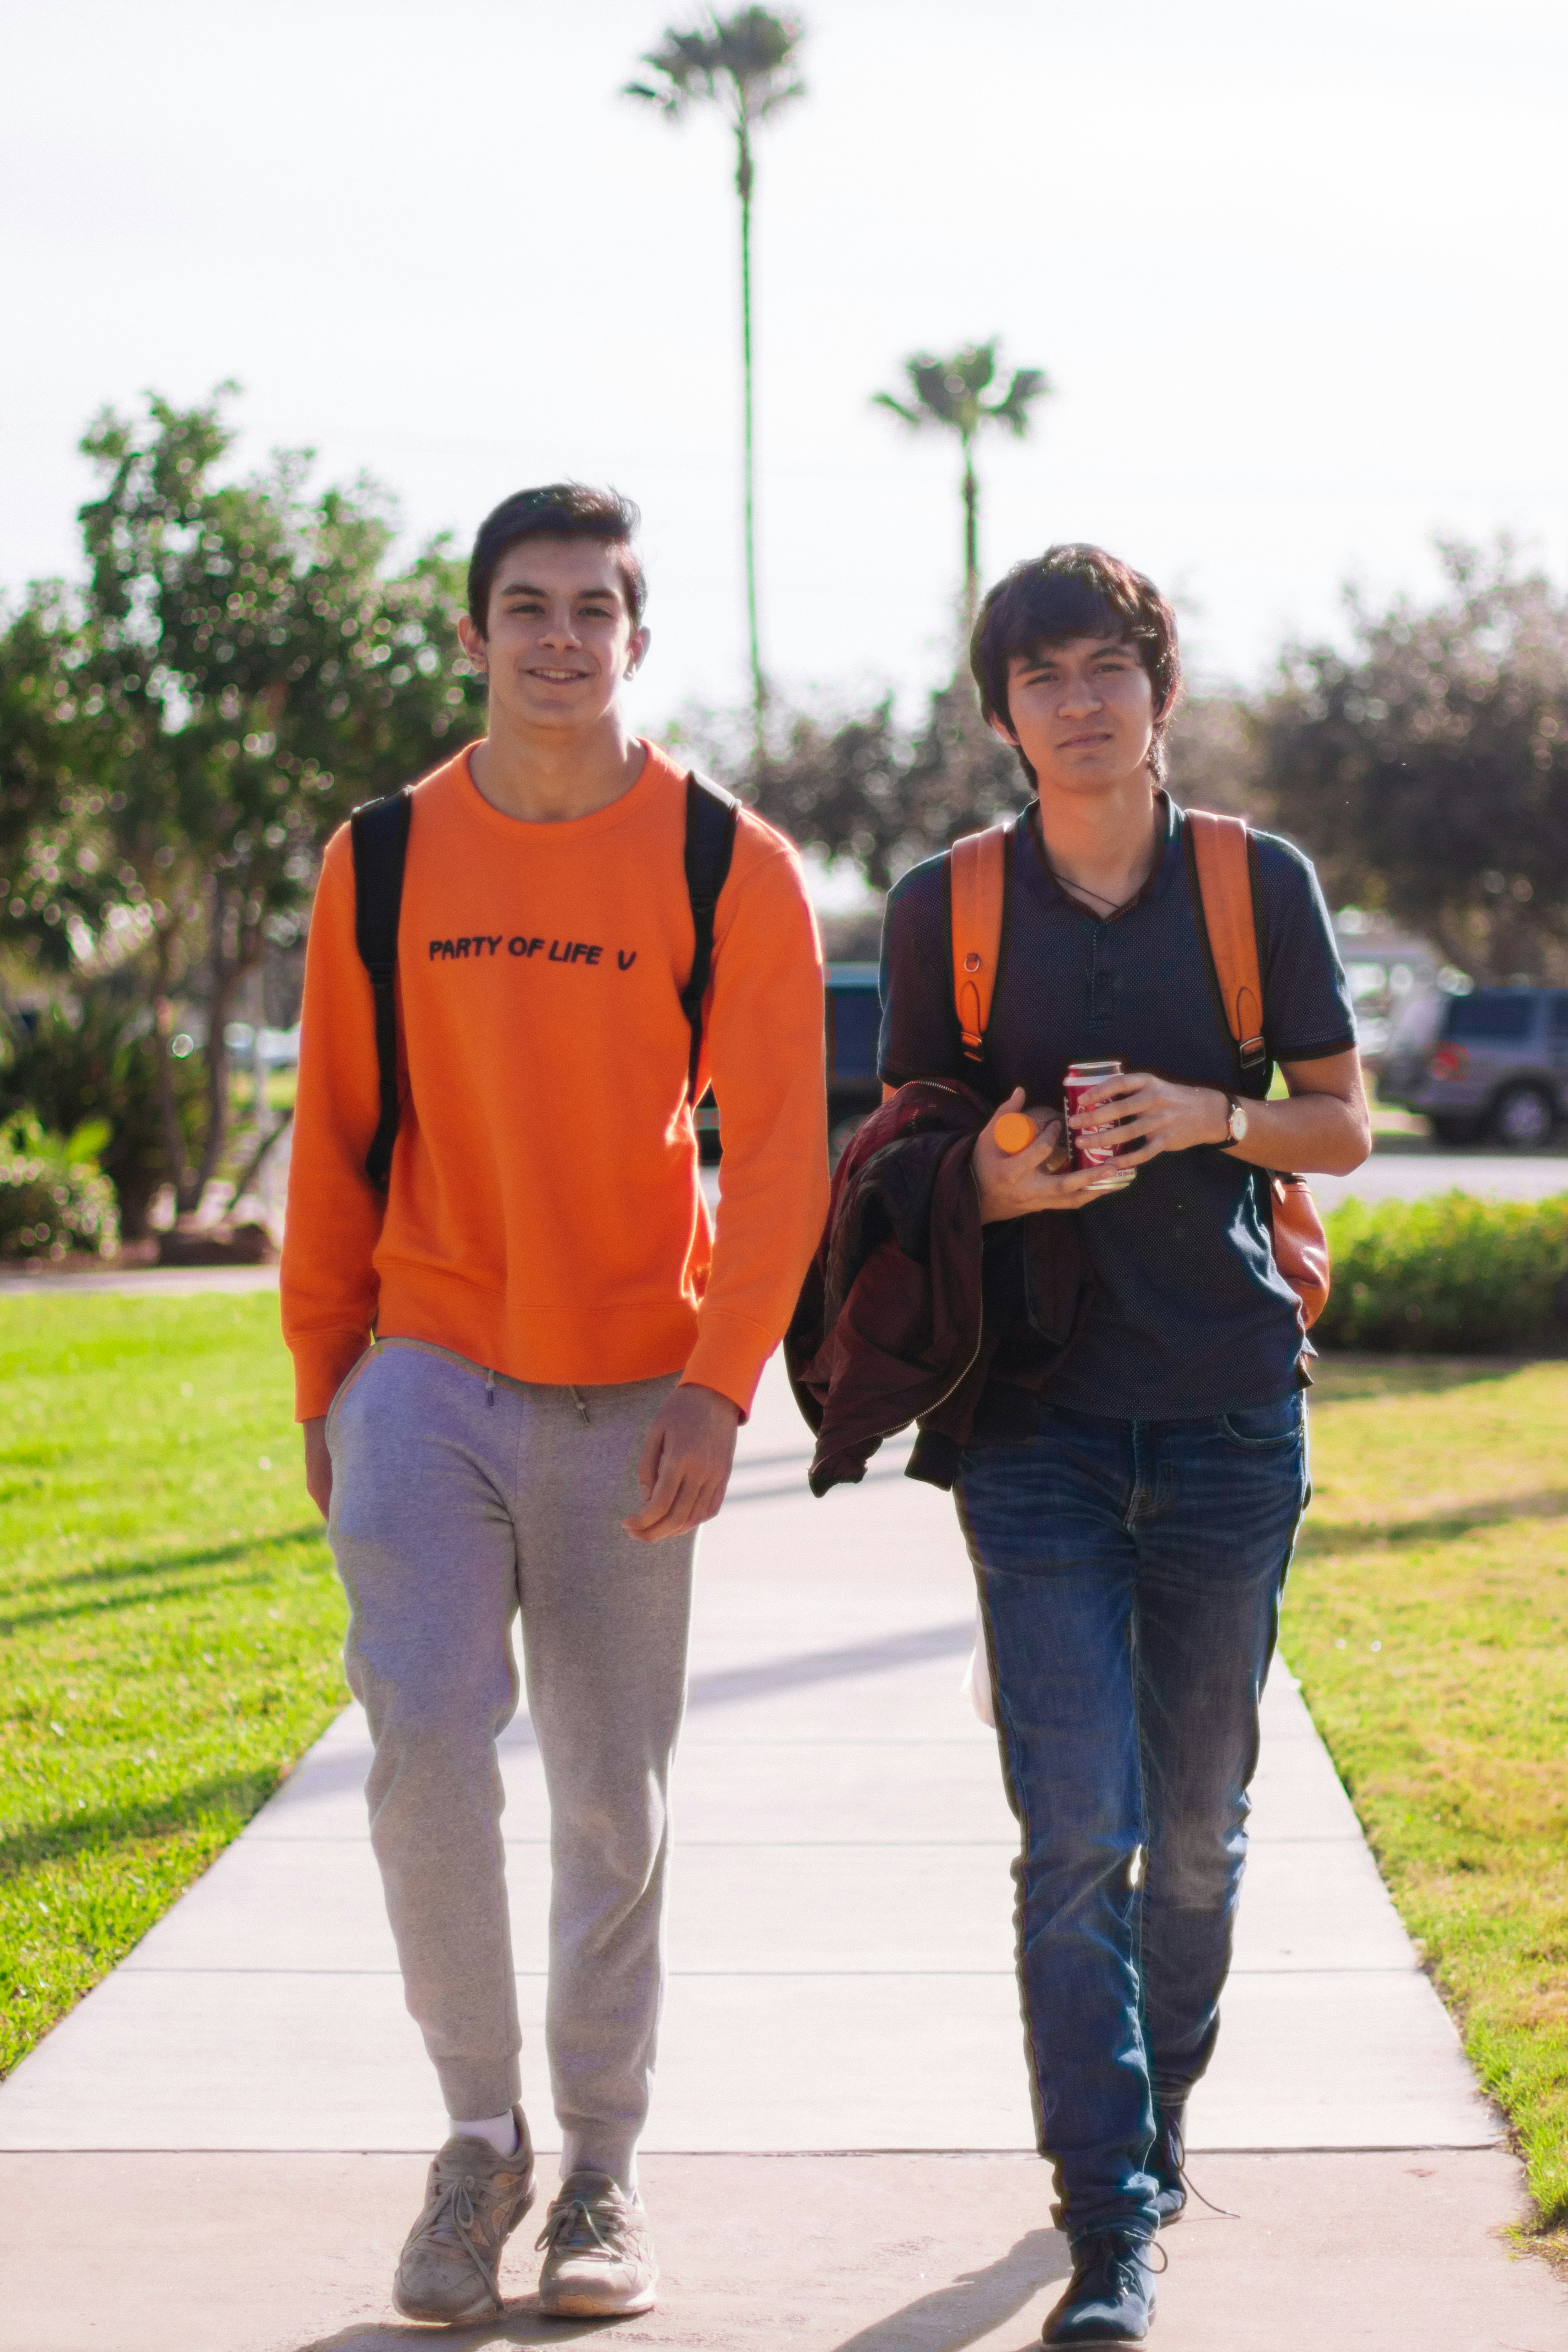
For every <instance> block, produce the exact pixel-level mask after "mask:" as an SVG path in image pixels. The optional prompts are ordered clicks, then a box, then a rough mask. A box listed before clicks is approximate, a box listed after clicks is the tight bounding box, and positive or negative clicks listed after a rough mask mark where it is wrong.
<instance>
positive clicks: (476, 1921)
mask: <svg viewBox="0 0 1568 2352" xmlns="http://www.w3.org/2000/svg"><path fill="white" fill-rule="evenodd" d="M673 1386H674V1379H673V1378H671V1379H665V1380H656V1381H632V1382H629V1383H627V1384H626V1385H624V1386H620V1387H614V1388H590V1389H582V1390H575V1391H574V1390H572V1389H570V1388H547V1387H542V1386H537V1385H534V1384H532V1383H528V1382H524V1381H512V1380H507V1379H506V1378H505V1377H504V1376H502V1375H500V1374H495V1375H490V1374H487V1373H486V1372H485V1371H483V1370H478V1369H476V1367H475V1366H474V1365H472V1364H469V1363H467V1362H465V1360H464V1359H463V1358H461V1357H458V1356H453V1355H448V1354H446V1353H445V1352H444V1350H442V1349H436V1348H427V1347H424V1346H423V1345H422V1344H421V1343H419V1342H418V1341H415V1340H406V1339H390V1340H385V1341H382V1342H381V1343H379V1344H378V1345H377V1346H376V1347H375V1348H374V1349H372V1350H371V1353H370V1354H369V1355H368V1356H366V1357H364V1358H363V1359H362V1360H361V1363H360V1364H359V1365H358V1366H357V1367H356V1369H355V1370H354V1371H353V1373H352V1374H351V1375H350V1378H349V1380H348V1381H346V1382H345V1383H344V1385H343V1387H342V1389H341V1390H340V1391H339V1393H338V1395H337V1397H336V1398H335V1399H334V1401H333V1405H332V1410H331V1412H330V1413H329V1416H328V1421H327V1437H328V1443H329V1447H330V1449H331V1455H332V1513H331V1518H330V1521H329V1528H328V1534H329V1539H330V1541H331V1546H332V1550H333V1553H334V1555H335V1557H336V1559H337V1563H338V1570H339V1573H340V1576H341V1577H342V1580H343V1583H344V1585H345V1587H346V1589H347V1591H348V1595H349V1601H350V1607H351V1612H352V1614H351V1617H350V1625H349V1638H348V1645H347V1650H346V1653H345V1656H346V1663H347V1666H348V1674H349V1682H350V1687H351V1688H352V1690H353V1692H354V1694H355V1696H356V1697H358V1698H359V1699H361V1700H362V1701H363V1704H364V1706H365V1711H366V1713H367V1715H368V1716H369V1717H370V1725H371V1738H373V1740H374V1742H375V1760H374V1762H373V1764H372V1765H371V1776H370V1780H369V1782H368V1784H367V1787H366V1796H367V1798H368V1800H369V1803H370V1812H371V1842H372V1843H373V1845H374V1847H375V1852H376V1858H377V1860H378V1862H379V1863H380V1864H381V1871H382V1885H383V1886H384V1888H385V1892H386V1903H387V1912H388V1916H390V1918H391V1920H392V1933H393V1935H394V1937H396V1939H397V1948H398V1958H399V1960H400V1961H401V1963H402V1977H403V1987H404V1991H405V1994H406V1997H407V2000H408V2006H409V2010H410V2011H411V2013H412V2014H413V2017H414V2019H415V2020H416V2021H417V2022H418V2024H419V2026H420V2029H421V2031H422V2032H423V2035H424V2042H425V2047H426V2049H427V2050H428V2051H429V2053H430V2055H431V2057H432V2059H433V2060H434V2063H435V2069H436V2073H437V2074H438V2075H439V2077H440V2080H441V2089H442V2094H443V2096H444V2100H445V2103H446V2107H447V2112H448V2113H449V2114H450V2115H453V2116H463V2117H466V2116H491V2115H499V2114H501V2113H502V2112H503V2111H504V2110H505V2109H506V2108H507V2107H508V2106H510V2105H511V2104H512V2102H513V2101H514V2100H515V2099H516V2098H517V2095H518V2073H517V2050H518V2046H519V2042H520V2039H521V2037H520V2035H519V2032H518V2027H517V1993H516V1988H515V1984H514V1981H513V1969H512V1947H511V1933H510V1927H509V1922H508V1917H507V1887H506V1865H505V1860H504V1855H503V1850H502V1844H501V1830H500V1816H501V1809H502V1805H503V1803H504V1797H503V1793H502V1788H501V1776H500V1771H499V1769H498V1767H497V1759H496V1738H497V1733H498V1732H500V1731H501V1729H502V1728H503V1727H504V1726H505V1725H506V1724H507V1723H508V1722H509V1721H510V1719H511V1717H512V1715H513V1714H514V1712H515V1710H516V1708H517V1672H516V1668H515V1666H514V1664H513V1655H512V1644H511V1624H512V1618H513V1616H514V1614H515V1613H516V1612H517V1611H518V1610H519V1609H520V1610H521V1612H522V1624H523V1651H524V1658H525V1662H526V1671H527V1675H528V1707H529V1711H530V1713H531V1715H532V1717H533V1725H534V1730H535V1733H536V1736H537V1738H538V1745H539V1752H540V1755H541V1757H542V1759H543V1762H544V1770H545V1780H546V1785H547V1787H548V1789H549V1801H550V1856H551V1865H552V1876H553V1893H552V1900H551V1905H550V1926H549V1937H550V1974H549V2001H548V2006H547V2010H546V2027H545V2031H546V2040H547V2042H548V2045H549V2062H550V2078H551V2083H552V2086H553V2089H554V2093H555V2105H556V2113H557V2115H558V2116H559V2121H560V2126H561V2130H562V2133H563V2135H564V2146H565V2158H564V2169H565V2170H566V2171H571V2170H575V2169H576V2168H578V2167H579V2166H581V2165H591V2166H593V2167H595V2168H597V2169H599V2170H601V2171H604V2172H608V2173H610V2174H611V2175H612V2177H613V2178H614V2179H617V2180H620V2181H621V2182H622V2183H623V2184H626V2185H630V2182H631V2179H632V2171H633V2151H634V2149H635V2147H636V2144H637V2139H638V2136H639V2134H640V2132H641V2130H642V2128H643V2121H644V2119H645V2117H646V2115H647V2110H648V2097H649V2092H650V2088H651V2085H652V2082H653V2058H654V2049H655V2044H656V2042H657V2037H658V2026H659V2011H660V2006H661V2001H662V1998H663V1990H664V1955H663V1941H662V1933H661V1926H662V1912H663V1906H664V1857H665V1853H666V1848H667V1843H668V1832H667V1819H666V1811H667V1808H666V1792H667V1788H668V1780H669V1766H670V1757H671V1753H672V1751H673V1749H674V1744H675V1738H676V1735H677V1733H678V1731H679V1729H680V1722H681V1710H682V1706H683V1704H684V1698H685V1669H686V1634H687V1626H688V1622H689V1618H690V1610H691V1570H692V1554H693V1550H694V1548H695V1538H694V1537H689V1536H688V1537H685V1538H680V1537H677V1538H672V1539H671V1540H670V1541H668V1542H665V1543H661V1544H643V1543H637V1542H635V1541H634V1540H633V1538H632V1537H630V1536H628V1535H627V1534H625V1533H624V1531H623V1530H622V1526H621V1520H622V1517H624V1516H625V1515H626V1514H627V1513H629V1512H631V1511H634V1510H636V1509H637V1508H638V1507H639V1506H640V1504H641V1501H642V1496H641V1495H640V1493H639V1490H638V1486H637V1480H636V1465H637V1456H638V1454H639V1452H640V1451H641V1448H642V1444H643V1437H644V1435H645V1433H646V1431H647V1427H648V1423H649V1422H650V1421H651V1420H652V1419H653V1414H654V1412H656V1411H657V1409H658V1407H659V1405H660V1404H661V1402H663V1400H664V1397H665V1396H666V1395H667V1394H668V1392H669V1391H670V1390H671V1388H673Z"/></svg>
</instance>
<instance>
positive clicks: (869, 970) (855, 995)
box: [696, 963, 882, 1167]
mask: <svg viewBox="0 0 1568 2352" xmlns="http://www.w3.org/2000/svg"><path fill="white" fill-rule="evenodd" d="M824 977H825V979H826V981H827V1028H828V1037H827V1046H828V1154H829V1158H830V1159H831V1161H832V1163H833V1165H834V1166H835V1167H836V1166H837V1165H838V1159H839V1154H840V1152H841V1151H842V1150H843V1148H844V1146H845V1144H846V1143H847V1142H848V1141H849V1139H850V1138H851V1136H852V1134H853V1133H854V1131H855V1129H856V1128H857V1127H858V1126H859V1125H860V1123H861V1121H862V1118H865V1117H866V1115H867V1113H868V1112H870V1111H873V1110H874V1109H875V1108H876V1107H877V1105H878V1103H879V1102H880V1101H881V1100H882V1087H881V1085H880V1084H879V1082H878V1079H877V1075H876V1040H877V1032H878V1031H879V1029H880V1028H881V1026H882V1004H881V1002H880V1000H879V998H878V996H877V992H876V980H877V968H876V966H875V964H874V963H831V964H829V966H828V968H827V971H826V973H825V975H824ZM696 1129H697V1142H698V1146H699V1148H700V1150H701V1152H702V1156H703V1159H704V1160H705V1161H706V1162H707V1163H708V1164H710V1165H711V1164H712V1162H713V1161H714V1160H716V1159H717V1158H718V1156H719V1150H720V1145H719V1133H718V1106H717V1104H716V1102H715V1101H714V1099H713V1097H712V1096H711V1095H710V1096H709V1097H707V1099H706V1101H705V1102H703V1103H701V1104H699V1106H698V1108H697V1114H696Z"/></svg>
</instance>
